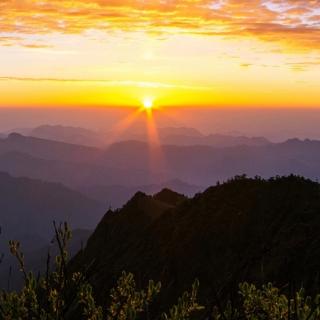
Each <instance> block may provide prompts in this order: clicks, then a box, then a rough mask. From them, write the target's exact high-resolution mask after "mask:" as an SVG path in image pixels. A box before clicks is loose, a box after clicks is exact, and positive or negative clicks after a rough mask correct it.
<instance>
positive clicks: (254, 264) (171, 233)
mask: <svg viewBox="0 0 320 320" xmlns="http://www.w3.org/2000/svg"><path fill="white" fill-rule="evenodd" d="M166 198H167V197H166ZM160 203H161V201H159V197H157V196H155V197H154V198H151V197H148V196H145V195H143V194H138V195H136V196H135V197H134V198H133V199H132V200H131V201H130V202H129V203H128V204H127V205H126V206H125V207H124V208H123V209H122V210H120V211H116V212H109V213H108V214H107V215H106V216H105V217H104V218H103V219H102V221H101V222H100V224H99V225H98V227H97V229H96V231H95V232H94V233H93V235H92V236H91V238H90V239H89V241H88V244H87V247H86V248H85V250H84V251H83V252H82V253H79V254H78V256H77V257H76V258H75V259H74V261H73V262H72V266H73V268H75V269H77V268H81V267H82V266H84V265H87V264H90V263H93V265H92V268H91V269H90V273H89V278H90V281H91V282H92V284H93V285H94V287H95V289H96V293H97V296H98V298H99V299H100V301H101V302H103V301H104V299H105V293H106V292H107V290H108V289H110V287H111V286H112V285H113V284H114V281H115V279H116V278H117V276H119V274H120V272H121V271H122V270H127V271H131V272H133V273H134V274H135V275H136V277H137V279H139V283H141V284H143V283H145V282H146V281H147V280H148V279H155V280H161V281H162V283H163V291H162V292H163V293H162V296H161V299H162V305H163V306H166V305H167V303H169V302H173V301H174V300H175V299H176V297H177V296H178V295H179V294H180V293H181V292H182V291H183V290H185V289H186V288H187V287H189V286H190V284H191V282H192V281H193V280H194V279H195V278H199V280H200V283H201V292H200V299H201V301H202V303H204V304H206V303H210V302H211V301H212V299H213V298H214V296H215V294H216V293H219V294H222V295H223V294H225V293H226V292H230V290H231V289H234V290H237V289H236V288H237V285H238V283H239V282H240V281H244V280H248V281H253V282H258V283H265V282H267V281H273V282H275V283H276V284H277V285H279V286H283V285H285V284H287V283H288V282H289V281H290V280H293V281H294V282H295V284H296V285H297V286H300V285H303V286H305V287H306V288H307V289H308V290H313V289H319V281H318V280H317V279H318V274H319V269H320V236H319V235H320V213H319V212H320V186H319V184H317V183H314V182H311V181H309V180H305V179H303V178H299V177H295V176H289V177H284V178H277V179H271V180H268V181H265V180H262V179H246V178H244V177H238V178H236V179H234V180H232V181H229V182H228V183H225V184H222V185H218V186H216V187H212V188H209V189H208V190H206V191H205V192H204V193H202V194H198V195H197V196H195V197H194V198H193V199H184V200H183V201H178V203H177V205H172V202H171V201H170V203H171V205H170V206H167V208H166V206H165V205H163V204H162V205H161V208H162V209H161V210H160V211H159V209H156V208H158V207H159V205H160ZM151 217H152V218H151Z"/></svg>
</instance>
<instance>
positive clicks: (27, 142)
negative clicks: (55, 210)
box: [0, 129, 320, 206]
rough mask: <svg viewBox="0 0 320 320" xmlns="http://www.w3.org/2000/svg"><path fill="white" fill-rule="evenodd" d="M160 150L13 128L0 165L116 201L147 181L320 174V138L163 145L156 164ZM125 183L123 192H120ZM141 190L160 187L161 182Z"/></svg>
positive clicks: (2, 143)
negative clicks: (65, 139) (79, 141)
mask: <svg viewBox="0 0 320 320" xmlns="http://www.w3.org/2000/svg"><path fill="white" fill-rule="evenodd" d="M186 130H187V131H188V129H186ZM191 133H192V132H191ZM191 133H190V134H191ZM158 151H159V148H158V149H157V147H155V146H154V145H150V144H147V143H145V142H139V141H124V142H118V143H114V144H112V145H110V146H109V147H108V148H93V147H86V146H80V145H73V144H67V143H62V142H57V141H50V140H45V139H39V138H33V137H24V136H21V135H18V134H11V135H10V136H9V137H8V138H7V139H2V140H0V171H5V172H9V173H10V174H11V175H13V176H26V177H30V178H36V179H41V180H46V181H52V182H61V183H63V184H65V185H67V186H68V187H71V188H73V189H76V190H79V191H81V192H83V191H85V192H87V194H88V195H90V196H93V197H95V198H96V199H102V200H103V201H107V202H111V200H110V199H111V198H113V202H112V203H111V205H113V206H117V205H121V204H122V203H123V202H124V201H126V200H127V199H128V197H130V196H131V195H132V194H133V193H134V192H135V191H137V190H139V188H141V186H150V185H156V186H158V187H159V186H162V187H166V186H169V187H170V185H166V184H167V182H168V181H174V180H176V181H177V180H179V181H181V182H182V183H183V184H189V185H191V186H204V187H206V186H209V185H212V184H215V183H216V182H217V181H218V180H219V181H224V180H226V179H228V178H229V177H232V176H234V175H237V174H244V173H245V174H247V175H249V176H255V175H260V176H263V177H271V176H275V175H288V174H291V173H294V174H299V175H302V176H305V177H308V178H311V179H318V178H319V177H320V169H319V165H318V163H319V160H320V142H319V141H312V140H304V141H302V140H298V139H292V140H288V141H286V142H284V143H277V144H276V143H272V144H271V143H269V144H265V145H261V146H248V145H238V146H235V147H228V148H226V147H224V148H218V147H212V146H201V145H194V146H176V145H163V146H161V154H162V155H163V157H162V158H163V159H160V158H158V159H157V161H158V162H157V163H155V164H154V165H150V164H152V161H154V160H155V159H154V158H152V153H153V152H155V154H157V152H158ZM172 187H173V188H174V189H175V190H177V191H179V192H182V193H186V194H187V195H192V194H193V193H194V191H193V190H192V189H196V188H193V187H192V188H190V189H189V190H190V192H189V191H188V190H186V189H188V188H184V187H183V186H181V188H179V187H178V188H176V186H174V185H173V186H172ZM121 189H122V191H121V192H123V194H119V196H117V195H115V193H116V192H118V191H120V190H121ZM198 189H199V188H198ZM104 190H105V191H104ZM141 190H145V191H146V192H149V191H151V192H156V191H158V190H159V188H158V189H157V188H151V187H145V188H141ZM195 191H196V192H197V191H198V190H195ZM104 192H106V193H105V194H103V193H104ZM107 192H110V195H111V196H109V195H108V194H107ZM114 195H115V196H114Z"/></svg>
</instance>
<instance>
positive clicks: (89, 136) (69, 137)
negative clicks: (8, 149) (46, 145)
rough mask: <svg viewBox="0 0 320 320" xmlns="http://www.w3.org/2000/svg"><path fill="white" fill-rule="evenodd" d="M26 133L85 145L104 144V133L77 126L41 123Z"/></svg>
mask: <svg viewBox="0 0 320 320" xmlns="http://www.w3.org/2000/svg"><path fill="white" fill-rule="evenodd" d="M28 135H29V136H32V137H36V138H42V139H48V140H56V141H61V142H66V143H71V144H78V145H85V146H95V147H101V146H105V145H106V137H105V135H104V134H102V133H101V134H99V133H98V132H95V131H93V130H88V129H84V128H79V127H77V128H76V127H66V126H61V125H56V126H52V125H43V126H39V127H36V128H34V129H32V130H30V132H29V134H28Z"/></svg>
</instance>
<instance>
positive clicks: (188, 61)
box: [0, 0, 320, 107]
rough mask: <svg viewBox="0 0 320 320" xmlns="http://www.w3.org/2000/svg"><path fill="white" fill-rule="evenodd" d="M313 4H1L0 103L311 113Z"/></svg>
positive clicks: (316, 97)
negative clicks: (235, 108)
mask: <svg viewBox="0 0 320 320" xmlns="http://www.w3.org/2000/svg"><path fill="white" fill-rule="evenodd" d="M319 53H320V1H318V0H306V1H302V0H272V1H261V0H260V1H257V0H250V1H249V0H246V1H244V0H215V1H213V0H211V1H208V0H179V1H177V0H176V1H175V0H155V1H147V0H91V1H90V0H75V1H65V0H50V1H47V0H42V1H35V0H1V1H0V57H1V59H0V97H1V98H0V106H101V107H104V106H139V105H140V104H141V101H143V100H144V99H145V98H146V97H149V98H150V99H152V100H154V103H155V105H157V106H159V107H165V106H180V105H181V106H182V105H188V106H208V107H217V106H219V107H221V106H222V107H230V106H245V107H319V105H320V90H319V86H320V54H319Z"/></svg>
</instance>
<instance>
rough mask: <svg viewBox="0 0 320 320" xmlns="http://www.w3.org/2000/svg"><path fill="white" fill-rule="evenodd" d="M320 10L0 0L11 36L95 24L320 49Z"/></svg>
mask: <svg viewBox="0 0 320 320" xmlns="http://www.w3.org/2000/svg"><path fill="white" fill-rule="evenodd" d="M319 16H320V1H318V0H268V1H266V0H74V1H69V0H50V1H49V0H42V1H39V0H1V1H0V25H1V32H2V33H5V34H6V36H7V37H8V34H9V35H10V34H14V35H15V37H16V35H17V34H18V35H19V36H21V37H23V36H24V35H41V34H48V33H51V32H58V33H63V34H79V33H83V32H86V31H88V30H92V29H96V30H100V31H104V32H106V33H109V32H113V31H118V30H122V31H125V32H129V31H143V32H147V33H153V34H163V35H166V34H176V33H184V34H196V35H206V36H224V37H232V38H235V37H257V38H259V39H262V40H265V41H281V42H285V43H287V44H290V45H293V46H297V47H300V48H306V49H310V48H316V49H320V19H319ZM9 38H10V36H9ZM15 41H18V40H16V39H14V37H12V38H11V39H7V40H1V38H0V45H6V43H7V45H8V43H9V44H10V43H12V42H15ZM22 45H23V44H22Z"/></svg>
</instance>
